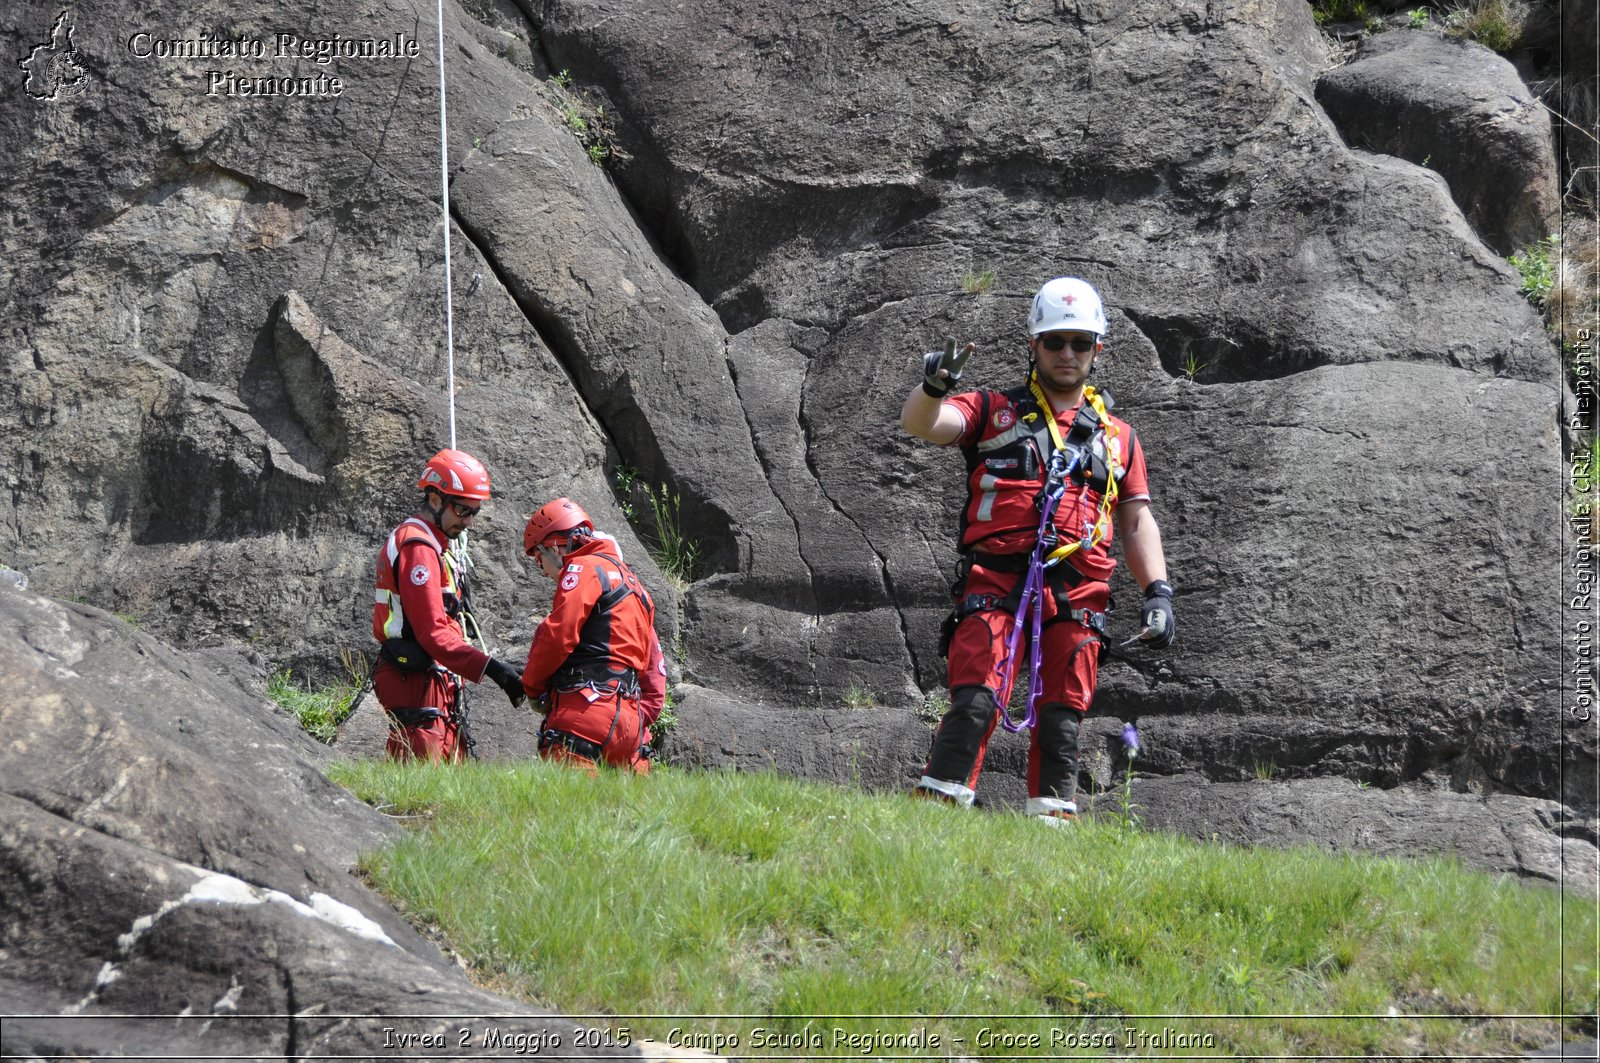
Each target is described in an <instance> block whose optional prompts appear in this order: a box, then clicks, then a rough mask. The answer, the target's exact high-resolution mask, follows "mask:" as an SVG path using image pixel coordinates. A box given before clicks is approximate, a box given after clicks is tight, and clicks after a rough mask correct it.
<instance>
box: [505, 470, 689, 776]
mask: <svg viewBox="0 0 1600 1063" xmlns="http://www.w3.org/2000/svg"><path fill="white" fill-rule="evenodd" d="M522 546H523V549H524V550H525V551H526V552H527V554H528V556H529V557H532V558H534V559H535V560H536V561H537V562H538V564H539V569H540V571H542V572H543V573H544V575H545V577H546V578H547V579H551V580H555V581H556V594H555V600H554V601H553V602H552V603H551V605H550V615H549V616H547V617H545V618H544V620H543V621H542V622H541V623H540V624H539V627H538V629H537V630H536V631H535V632H534V633H533V645H532V646H530V647H529V648H528V663H527V666H526V667H525V668H523V670H522V688H523V689H524V690H525V691H527V694H528V696H529V697H530V698H532V699H533V700H534V702H535V703H536V704H538V703H540V702H541V701H543V702H545V703H546V704H547V706H548V707H547V708H546V710H545V711H546V713H547V715H546V717H545V725H544V728H543V729H542V730H541V731H540V733H539V755H540V756H542V757H544V758H545V759H546V760H561V761H567V762H570V763H573V764H576V765H579V766H582V767H587V768H589V769H591V770H593V769H594V768H595V766H596V765H597V764H599V763H600V762H601V761H605V762H606V763H607V764H612V765H615V766H616V767H619V768H627V769H629V770H630V771H634V772H637V773H638V774H640V775H646V774H649V771H650V759H649V758H650V748H649V742H650V725H651V724H653V723H655V722H656V719H657V718H658V717H659V716H660V715H661V710H662V708H663V707H664V706H665V704H666V693H667V687H666V675H667V669H666V662H665V661H664V660H663V659H662V657H661V643H660V641H659V640H658V639H657V638H656V629H655V603H654V602H653V601H651V599H650V595H649V593H648V592H647V591H646V590H645V589H644V584H642V583H640V582H639V577H637V576H635V575H634V574H633V570H632V569H630V568H629V567H628V566H627V565H626V564H624V563H623V561H622V551H621V550H620V549H619V548H618V547H617V541H616V540H615V539H613V538H611V537H610V536H608V535H602V534H600V533H598V532H596V531H595V529H594V522H593V521H591V520H590V519H589V515H588V514H587V513H585V512H584V511H583V510H582V509H581V508H580V507H579V506H578V504H577V503H575V502H573V501H572V500H571V499H570V498H558V499H556V500H555V501H553V502H550V503H548V504H546V505H545V506H543V507H542V508H540V510H539V511H538V512H537V513H535V514H534V515H533V516H532V517H530V518H529V519H528V526H527V528H526V529H525V530H524V531H523V534H522Z"/></svg>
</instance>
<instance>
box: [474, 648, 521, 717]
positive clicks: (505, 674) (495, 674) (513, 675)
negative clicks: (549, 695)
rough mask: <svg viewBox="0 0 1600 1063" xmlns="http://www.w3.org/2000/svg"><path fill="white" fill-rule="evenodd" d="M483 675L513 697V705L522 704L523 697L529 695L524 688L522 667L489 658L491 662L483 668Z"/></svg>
mask: <svg viewBox="0 0 1600 1063" xmlns="http://www.w3.org/2000/svg"><path fill="white" fill-rule="evenodd" d="M483 677H484V678H485V679H487V680H489V682H491V683H493V684H494V685H495V686H497V687H499V688H500V689H501V690H504V691H505V692H506V697H508V698H510V699H511V705H512V707H513V708H514V707H516V706H518V705H521V704H522V699H523V698H525V697H527V696H528V694H527V691H525V690H523V689H522V669H520V668H513V667H511V666H510V665H509V664H506V663H505V662H504V661H497V660H495V659H494V658H493V657H490V658H489V664H488V665H487V666H486V667H485V668H484V670H483Z"/></svg>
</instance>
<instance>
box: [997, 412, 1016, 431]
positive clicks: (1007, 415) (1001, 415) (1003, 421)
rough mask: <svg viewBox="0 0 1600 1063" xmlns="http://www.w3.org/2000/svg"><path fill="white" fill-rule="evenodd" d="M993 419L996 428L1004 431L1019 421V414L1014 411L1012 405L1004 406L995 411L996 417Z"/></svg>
mask: <svg viewBox="0 0 1600 1063" xmlns="http://www.w3.org/2000/svg"><path fill="white" fill-rule="evenodd" d="M991 420H993V421H994V426H995V428H997V429H998V430H1000V431H1002V432H1004V431H1005V430H1006V429H1007V428H1010V427H1011V426H1012V425H1014V424H1016V423H1017V415H1016V414H1015V413H1013V412H1012V410H1011V408H1010V407H1004V408H1002V409H998V410H996V411H994V417H992V418H991Z"/></svg>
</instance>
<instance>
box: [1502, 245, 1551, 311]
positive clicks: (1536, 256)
mask: <svg viewBox="0 0 1600 1063" xmlns="http://www.w3.org/2000/svg"><path fill="white" fill-rule="evenodd" d="M1560 259H1561V238H1560V237H1559V236H1547V237H1545V238H1544V239H1543V240H1540V241H1539V242H1538V243H1535V244H1531V245H1529V246H1528V247H1526V248H1524V249H1523V250H1521V251H1517V252H1513V253H1512V255H1511V258H1510V260H1509V261H1510V262H1511V264H1512V265H1513V266H1514V267H1516V270H1517V274H1518V276H1520V277H1521V278H1522V280H1521V283H1520V284H1519V285H1518V287H1517V290H1518V291H1520V292H1521V293H1522V294H1523V296H1525V297H1526V298H1527V300H1528V301H1529V302H1530V303H1532V304H1533V305H1534V306H1543V305H1544V303H1545V300H1546V299H1548V298H1549V297H1550V290H1551V289H1552V288H1554V287H1555V283H1556V270H1557V264H1558V263H1559V262H1560Z"/></svg>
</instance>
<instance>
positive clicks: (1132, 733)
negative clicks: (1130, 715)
mask: <svg viewBox="0 0 1600 1063" xmlns="http://www.w3.org/2000/svg"><path fill="white" fill-rule="evenodd" d="M1122 744H1123V745H1124V746H1126V747H1127V750H1128V756H1130V757H1133V756H1137V755H1138V753H1139V731H1138V730H1137V729H1136V728H1135V727H1134V726H1133V724H1131V723H1125V724H1123V725H1122Z"/></svg>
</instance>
